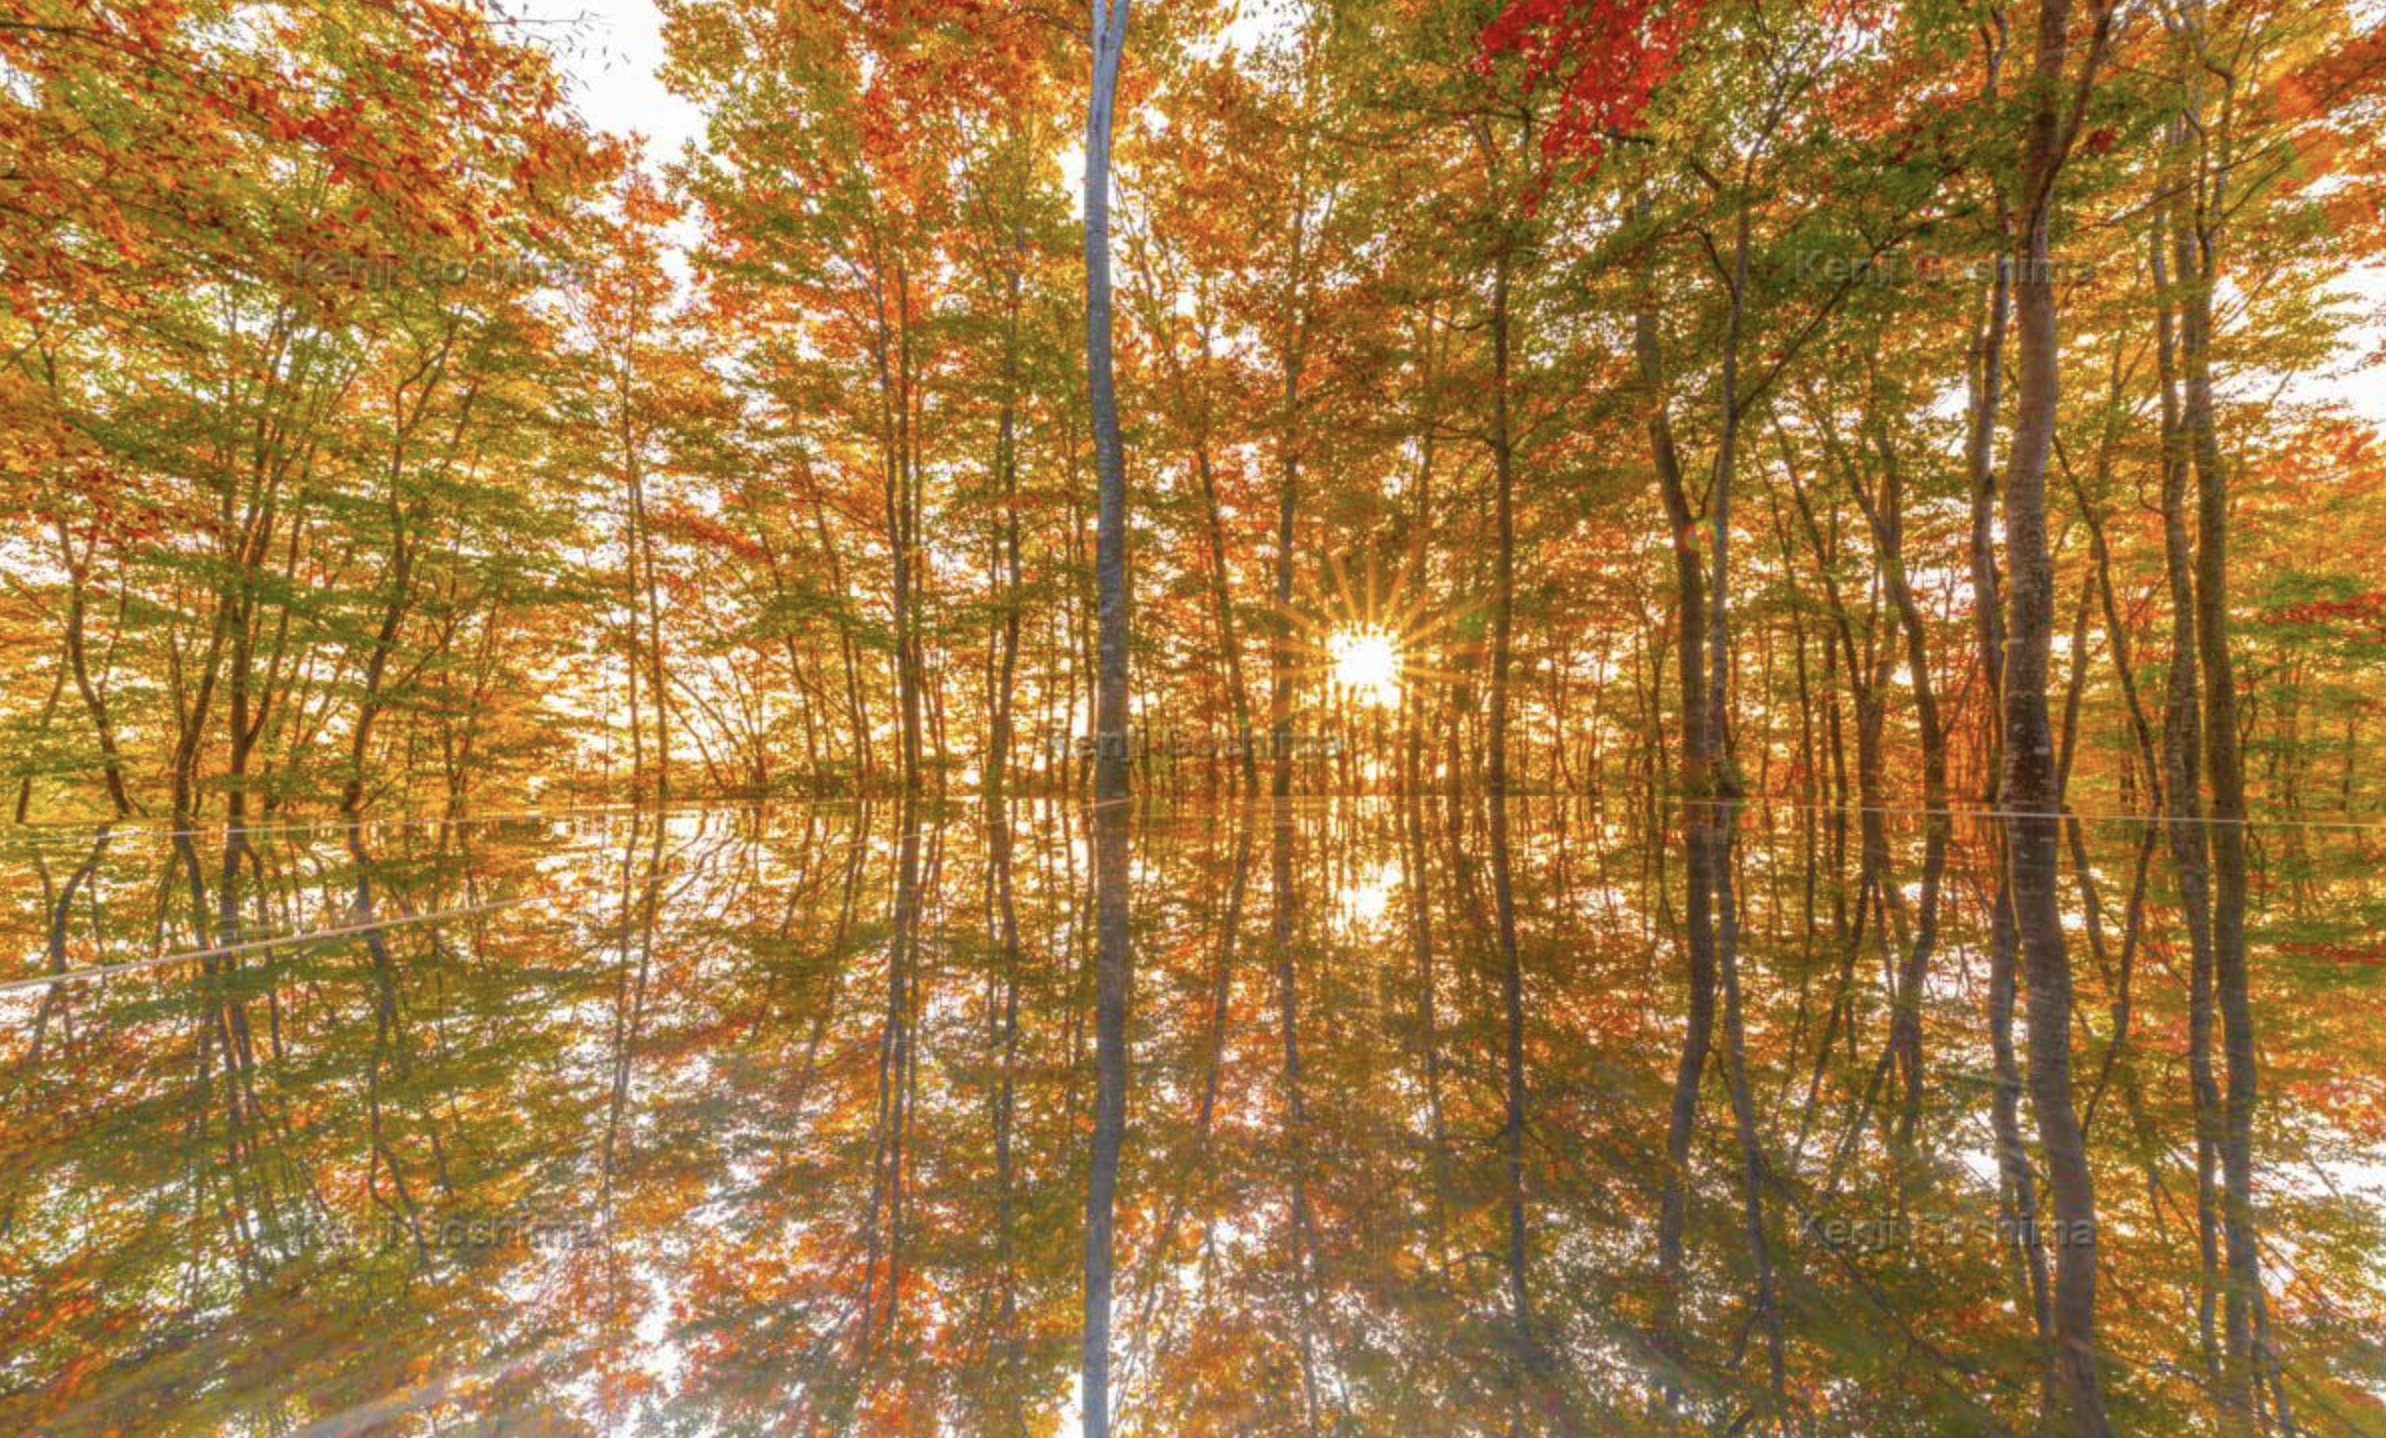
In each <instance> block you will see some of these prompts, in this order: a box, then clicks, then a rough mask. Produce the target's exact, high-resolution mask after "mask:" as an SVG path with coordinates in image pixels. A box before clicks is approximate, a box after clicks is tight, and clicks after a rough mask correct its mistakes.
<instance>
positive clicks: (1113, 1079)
mask: <svg viewBox="0 0 2386 1438" xmlns="http://www.w3.org/2000/svg"><path fill="white" fill-rule="evenodd" d="M1128 6H1129V0H1094V11H1093V66H1094V68H1093V88H1092V93H1091V96H1090V98H1089V100H1088V102H1087V109H1086V123H1085V358H1086V371H1087V381H1088V384H1087V388H1088V392H1089V395H1090V398H1091V400H1092V406H1093V431H1094V464H1095V468H1096V471H1097V479H1098V482H1099V485H1100V490H1101V517H1100V524H1099V528H1098V531H1097V534H1096V539H1095V548H1096V553H1095V559H1094V583H1095V588H1096V591H1097V595H1096V602H1097V606H1098V608H1099V612H1100V617H1101V634H1100V640H1099V642H1100V678H1099V682H1098V686H1097V690H1096V702H1095V706H1094V729H1095V751H1094V752H1095V761H1094V815H1093V818H1094V847H1095V855H1094V868H1095V886H1096V890H1097V895H1096V919H1095V928H1096V934H1097V942H1098V944H1099V954H1098V957H1097V962H1096V978H1095V1000H1094V1031H1095V1040H1094V1042H1095V1067H1096V1080H1095V1097H1094V1140H1093V1158H1092V1166H1091V1169H1090V1171H1089V1173H1088V1175H1087V1179H1086V1189H1085V1332H1084V1341H1083V1345H1082V1361H1081V1372H1080V1379H1081V1394H1080V1402H1081V1404H1082V1405H1083V1410H1084V1415H1085V1422H1084V1432H1085V1438H1107V1435H1108V1434H1109V1432H1110V1291H1111V1264H1112V1227H1111V1224H1112V1207H1113V1203H1114V1200H1115V1195H1116V1192H1117V1187H1118V1162H1119V1149H1120V1146H1121V1143H1122V1140H1123V1138H1124V1134H1125V1129H1126V1121H1127V990H1128V983H1129V979H1130V976H1131V974H1132V968H1131V958H1130V955H1129V953H1128V948H1127V939H1128V931H1127V921H1128V908H1127V900H1128V894H1127V880H1128V832H1127V820H1128V812H1127V763H1128V754H1127V738H1128V735H1127V723H1128V720H1127V620H1128V614H1127V555H1126V546H1127V476H1126V455H1125V453H1124V449H1123V446H1122V444H1121V442H1120V438H1119V425H1118V399H1117V393H1116V390H1115V388H1114V381H1113V379H1112V376H1111V359H1110V321H1111V314H1110V137H1111V125H1112V110H1113V107H1114V105H1115V103H1116V100H1117V95H1118V78H1119V63H1120V61H1121V59H1122V58H1123V57H1124V55H1125V52H1126V41H1127V14H1128Z"/></svg>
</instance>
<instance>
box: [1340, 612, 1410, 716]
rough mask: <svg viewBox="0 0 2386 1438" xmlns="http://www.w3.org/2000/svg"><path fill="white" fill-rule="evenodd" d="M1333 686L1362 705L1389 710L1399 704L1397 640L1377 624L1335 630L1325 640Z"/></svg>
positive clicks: (1398, 650)
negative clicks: (1331, 662) (1332, 669)
mask: <svg viewBox="0 0 2386 1438" xmlns="http://www.w3.org/2000/svg"><path fill="white" fill-rule="evenodd" d="M1326 653H1327V654H1328V656H1330V657H1331V658H1332V659H1333V661H1334V683H1335V684H1336V685H1337V686H1338V687H1340V688H1341V689H1342V690H1343V691H1345V692H1346V693H1348V694H1350V695H1351V696H1352V697H1353V698H1355V699H1357V700H1358V701H1359V702H1360V703H1362V704H1372V705H1374V706H1376V707H1378V708H1382V709H1389V708H1391V707H1392V706H1393V705H1395V704H1397V703H1399V702H1400V641H1399V639H1398V638H1397V637H1395V636H1394V635H1393V633H1392V631H1390V630H1388V629H1384V628H1381V627H1379V626H1376V625H1358V626H1352V627H1349V628H1345V629H1337V630H1335V631H1334V632H1333V633H1332V634H1331V635H1329V636H1327V638H1326Z"/></svg>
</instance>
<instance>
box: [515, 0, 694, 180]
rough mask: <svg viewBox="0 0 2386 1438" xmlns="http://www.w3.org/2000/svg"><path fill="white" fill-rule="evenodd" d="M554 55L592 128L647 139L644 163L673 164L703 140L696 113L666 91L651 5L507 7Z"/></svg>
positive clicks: (618, 0) (631, 1)
mask: <svg viewBox="0 0 2386 1438" xmlns="http://www.w3.org/2000/svg"><path fill="white" fill-rule="evenodd" d="M505 4H506V8H507V9H508V10H510V11H511V12H513V13H514V14H515V15H518V16H520V17H521V18H522V19H523V20H525V21H526V22H528V23H529V24H530V26H531V27H532V33H534V34H536V35H538V36H539V37H540V38H541V39H542V40H543V41H544V42H545V44H546V45H547V47H548V48H549V49H550V50H552V51H554V52H555V55H556V58H557V60H558V62H559V63H560V64H561V65H562V67H563V72H564V74H565V75H566V76H567V77H569V80H570V87H571V94H572V100H573V102H574V103H575V104H576V105H577V106H578V107H579V110H580V113H581V114H583V115H585V116H587V117H588V120H589V122H590V123H591V124H594V125H596V126H598V127H600V128H602V129H605V130H610V131H612V132H613V133H614V134H617V135H630V134H635V135H639V136H642V137H644V138H645V140H646V142H647V157H648V158H649V159H650V160H654V161H658V162H659V161H664V160H670V159H674V158H677V156H678V155H679V152H680V149H681V148H682V147H683V146H685V145H686V144H688V143H689V142H690V141H693V140H695V139H696V138H697V137H698V136H700V135H702V134H703V133H704V118H703V116H702V115H700V114H698V113H697V111H696V108H695V107H694V106H692V105H690V104H689V103H688V102H687V101H685V100H682V99H680V98H679V97H678V96H676V95H674V94H672V93H671V92H670V91H668V90H666V89H664V88H663V82H662V81H660V80H658V79H656V78H655V71H656V70H658V69H660V68H661V66H662V63H663V16H662V12H661V11H659V10H657V9H656V8H655V7H654V0H505Z"/></svg>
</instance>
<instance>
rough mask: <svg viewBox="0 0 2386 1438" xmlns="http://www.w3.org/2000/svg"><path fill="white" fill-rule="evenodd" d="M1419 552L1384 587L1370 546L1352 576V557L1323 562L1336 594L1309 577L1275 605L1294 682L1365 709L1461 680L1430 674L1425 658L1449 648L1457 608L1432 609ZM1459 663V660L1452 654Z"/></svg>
mask: <svg viewBox="0 0 2386 1438" xmlns="http://www.w3.org/2000/svg"><path fill="white" fill-rule="evenodd" d="M1422 560H1423V553H1422V550H1421V548H1418V549H1412V550H1411V551H1410V553H1409V554H1408V555H1406V556H1405V557H1404V558H1403V561H1402V563H1401V564H1400V566H1399V568H1398V569H1396V570H1395V571H1394V572H1393V573H1392V575H1391V576H1390V582H1389V583H1386V582H1385V577H1384V574H1383V570H1382V564H1381V561H1380V559H1379V557H1378V555H1377V552H1376V551H1375V549H1374V548H1373V547H1369V548H1368V549H1367V550H1366V551H1365V559H1364V561H1363V564H1362V566H1361V568H1360V572H1359V573H1358V574H1357V575H1356V576H1354V575H1353V574H1352V565H1351V564H1350V562H1349V551H1336V552H1332V553H1329V554H1328V555H1327V556H1326V563H1325V565H1324V568H1325V570H1326V573H1327V574H1328V575H1329V576H1330V577H1331V579H1332V583H1333V592H1332V593H1330V594H1328V593H1324V592H1322V591H1321V589H1320V587H1319V585H1318V583H1317V582H1316V580H1315V579H1314V577H1313V574H1314V571H1312V573H1311V574H1308V575H1304V576H1303V579H1304V584H1303V589H1304V590H1306V591H1307V592H1306V593H1303V594H1298V595H1296V596H1295V597H1294V599H1293V601H1292V602H1291V603H1289V604H1286V605H1283V606H1280V607H1279V611H1278V612H1279V616H1280V617H1281V619H1282V620H1283V630H1282V632H1281V636H1280V637H1279V639H1278V640H1277V646H1278V649H1279V651H1280V653H1281V654H1282V656H1283V658H1284V660H1285V662H1286V665H1287V667H1288V668H1289V669H1290V670H1291V672H1292V678H1293V680H1294V682H1295V683H1296V684H1318V683H1322V684H1324V685H1325V686H1326V687H1327V689H1328V690H1329V692H1331V693H1332V694H1333V695H1334V697H1335V698H1337V699H1339V700H1341V701H1342V702H1345V703H1349V704H1352V705H1355V706H1357V707H1359V708H1363V709H1391V708H1396V707H1398V706H1399V704H1400V701H1401V697H1402V695H1403V693H1404V692H1405V691H1406V690H1408V689H1409V688H1411V687H1413V686H1417V685H1422V684H1431V683H1449V682H1454V681H1456V680H1457V679H1459V678H1460V677H1461V676H1460V675H1457V674H1454V673H1450V672H1448V671H1444V670H1440V669H1436V668H1434V667H1433V666H1432V665H1431V664H1429V663H1427V662H1426V656H1427V655H1428V654H1429V653H1431V652H1432V651H1433V650H1434V649H1435V648H1436V647H1442V648H1446V647H1447V641H1448V638H1449V634H1450V631H1451V629H1452V627H1453V626H1452V624H1451V619H1452V616H1453V614H1454V612H1455V608H1456V607H1455V606H1448V605H1436V604H1434V603H1433V602H1432V601H1431V600H1430V599H1429V598H1428V597H1427V596H1426V595H1425V594H1424V593H1422V592H1421V586H1420V584H1419V583H1418V580H1419V578H1420V575H1421V571H1422V569H1423V564H1422ZM1451 657H1452V658H1453V659H1454V660H1457V661H1458V662H1463V659H1462V658H1460V656H1455V655H1453V656H1451Z"/></svg>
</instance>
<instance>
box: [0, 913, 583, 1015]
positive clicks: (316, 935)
mask: <svg viewBox="0 0 2386 1438" xmlns="http://www.w3.org/2000/svg"><path fill="white" fill-rule="evenodd" d="M542 897H543V896H542ZM530 902H531V900H530V899H528V898H521V899H497V900H494V901H492V902H490V903H486V904H473V905H471V906H469V907H467V908H462V909H442V910H440V911H439V912H438V913H436V914H406V915H402V916H400V917H398V918H394V919H374V920H371V921H370V922H367V923H362V924H346V925H342V926H341V927H339V928H336V929H315V930H312V931H310V932H307V933H303V934H285V935H282V936H280V937H278V938H271V939H248V940H244V941H242V942H240V943H237V944H218V945H216V946H215V947H214V948H209V949H186V950H184V951H182V952H180V953H174V954H158V955H156V956H154V957H151V958H146V959H127V960H125V961H124V962H123V963H120V964H100V965H97V966H94V967H91V968H83V969H68V970H66V971H65V972H64V973H57V974H37V975H35V976H34V977H32V978H29V979H11V980H9V981H8V982H6V983H0V997H6V996H7V995H10V994H17V993H23V992H25V991H27V990H29V989H40V988H47V987H49V986H50V985H52V984H63V983H71V982H73V981H75V980H77V979H97V978H105V977H107V976H108V975H110V974H125V973H132V972H134V971H136V970H140V969H155V968H162V967H164V966H165V965H167V964H188V963H197V962H198V961H200V960H202V959H228V958H232V957H234V956H236V955H239V954H252V953H258V952H261V951H264V950H267V949H281V948H288V947H289V946H291V945H292V944H309V943H315V942H318V941H320V940H324V939H352V938H355V937H356V936H357V935H359V934H369V933H372V932H374V931H375V930H377V929H402V928H405V927H407V926H408V925H411V924H435V923H439V922H441V921H442V920H446V919H462V918H468V917H470V916H471V915H474V914H485V913H488V912H490V911H491V910H494V909H510V908H513V907H514V906H515V905H517V904H527V903H530Z"/></svg>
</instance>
